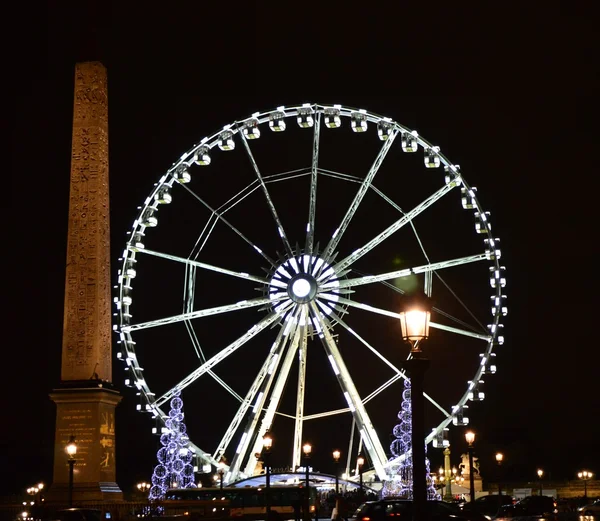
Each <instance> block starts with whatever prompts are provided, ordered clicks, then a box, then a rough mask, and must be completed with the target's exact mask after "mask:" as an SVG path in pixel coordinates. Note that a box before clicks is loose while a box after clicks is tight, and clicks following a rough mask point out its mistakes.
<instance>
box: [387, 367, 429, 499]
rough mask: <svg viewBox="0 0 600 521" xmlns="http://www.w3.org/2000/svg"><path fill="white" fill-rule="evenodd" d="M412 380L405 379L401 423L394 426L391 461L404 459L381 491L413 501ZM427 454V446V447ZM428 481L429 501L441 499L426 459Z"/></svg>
mask: <svg viewBox="0 0 600 521" xmlns="http://www.w3.org/2000/svg"><path fill="white" fill-rule="evenodd" d="M410 393H411V387H410V380H409V379H408V378H405V379H404V391H402V404H401V406H400V412H399V413H398V419H399V420H400V423H398V424H397V425H396V426H394V429H393V430H392V433H393V435H394V436H395V438H396V439H395V440H394V441H392V444H391V445H390V450H391V451H392V455H393V457H392V458H390V460H395V459H396V458H398V457H400V456H404V459H403V460H402V461H400V462H399V463H396V464H394V465H392V466H391V467H390V476H391V479H389V480H387V481H385V482H384V484H383V488H382V490H381V495H382V497H389V496H395V497H402V498H407V499H412V497H413V477H412V469H413V459H412V408H411V400H410ZM425 454H427V445H425ZM425 466H426V474H425V479H426V480H427V499H429V500H432V499H439V495H438V494H437V493H436V491H435V486H434V484H433V480H432V479H431V474H430V466H429V458H425Z"/></svg>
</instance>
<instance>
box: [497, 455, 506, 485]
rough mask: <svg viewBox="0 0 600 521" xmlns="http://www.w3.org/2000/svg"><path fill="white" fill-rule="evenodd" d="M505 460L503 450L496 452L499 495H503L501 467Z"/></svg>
mask: <svg viewBox="0 0 600 521" xmlns="http://www.w3.org/2000/svg"><path fill="white" fill-rule="evenodd" d="M503 460H504V454H502V453H501V452H497V453H496V463H498V496H501V495H502V485H501V484H500V478H501V476H500V467H501V466H502V461H503Z"/></svg>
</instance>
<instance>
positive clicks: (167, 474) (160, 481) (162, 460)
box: [148, 392, 196, 501]
mask: <svg viewBox="0 0 600 521" xmlns="http://www.w3.org/2000/svg"><path fill="white" fill-rule="evenodd" d="M170 405H171V410H170V411H169V417H168V418H167V420H166V421H165V428H164V429H163V433H162V434H161V436H160V444H161V445H162V446H161V448H160V449H158V452H157V453H156V457H157V459H158V464H157V465H156V467H154V472H153V473H152V487H151V488H150V493H149V495H148V497H149V499H150V500H151V501H156V500H161V499H164V497H165V493H166V492H167V490H168V489H169V488H171V487H179V488H190V487H195V486H196V484H195V483H194V467H193V466H192V456H193V455H192V451H191V450H190V448H189V438H188V436H187V434H186V432H187V431H186V427H185V423H184V421H183V400H182V399H181V398H180V393H179V392H177V393H176V394H175V396H174V397H173V398H172V399H171V402H170Z"/></svg>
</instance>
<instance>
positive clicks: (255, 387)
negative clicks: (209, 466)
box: [214, 329, 283, 479]
mask: <svg viewBox="0 0 600 521" xmlns="http://www.w3.org/2000/svg"><path fill="white" fill-rule="evenodd" d="M282 337H283V329H281V330H280V332H279V334H278V336H277V339H276V340H275V343H274V346H275V349H274V350H273V352H272V353H271V354H270V356H267V358H266V359H265V362H264V363H263V365H262V367H261V369H260V371H259V373H258V375H257V376H256V378H255V379H254V382H253V383H252V385H251V387H250V389H249V390H248V392H247V393H246V396H245V397H244V400H243V401H242V403H241V404H240V406H239V408H238V410H237V412H236V414H235V416H234V417H233V420H232V421H231V424H230V425H229V428H228V429H227V431H226V432H225V435H224V436H223V439H222V440H221V443H219V446H218V447H217V450H216V451H215V454H214V458H215V459H217V460H218V459H219V457H220V456H221V455H222V454H223V453H224V452H225V450H226V449H227V447H228V446H229V443H230V442H231V439H232V438H233V436H234V435H235V432H236V431H237V429H238V427H239V426H240V423H241V422H242V420H243V419H244V416H245V415H246V411H247V410H248V408H249V407H250V405H251V404H252V402H253V401H254V399H255V398H256V396H257V394H258V392H259V390H260V388H261V386H262V384H263V382H264V380H265V378H266V376H267V373H268V371H269V367H270V366H271V364H273V363H276V361H277V357H279V356H280V355H281V352H282V350H283V347H282V343H281V340H282ZM234 460H235V458H234ZM234 460H232V461H231V465H230V472H231V470H232V469H233V468H234V465H235V461H234ZM230 479H231V478H230Z"/></svg>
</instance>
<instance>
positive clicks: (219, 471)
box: [217, 456, 227, 490]
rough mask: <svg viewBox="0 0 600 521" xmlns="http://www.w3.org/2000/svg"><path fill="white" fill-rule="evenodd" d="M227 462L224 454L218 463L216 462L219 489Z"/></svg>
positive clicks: (221, 485) (221, 486)
mask: <svg viewBox="0 0 600 521" xmlns="http://www.w3.org/2000/svg"><path fill="white" fill-rule="evenodd" d="M226 464H227V460H226V459H225V456H221V459H220V460H219V463H217V474H218V476H219V489H220V490H223V476H224V475H225V465H226Z"/></svg>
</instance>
